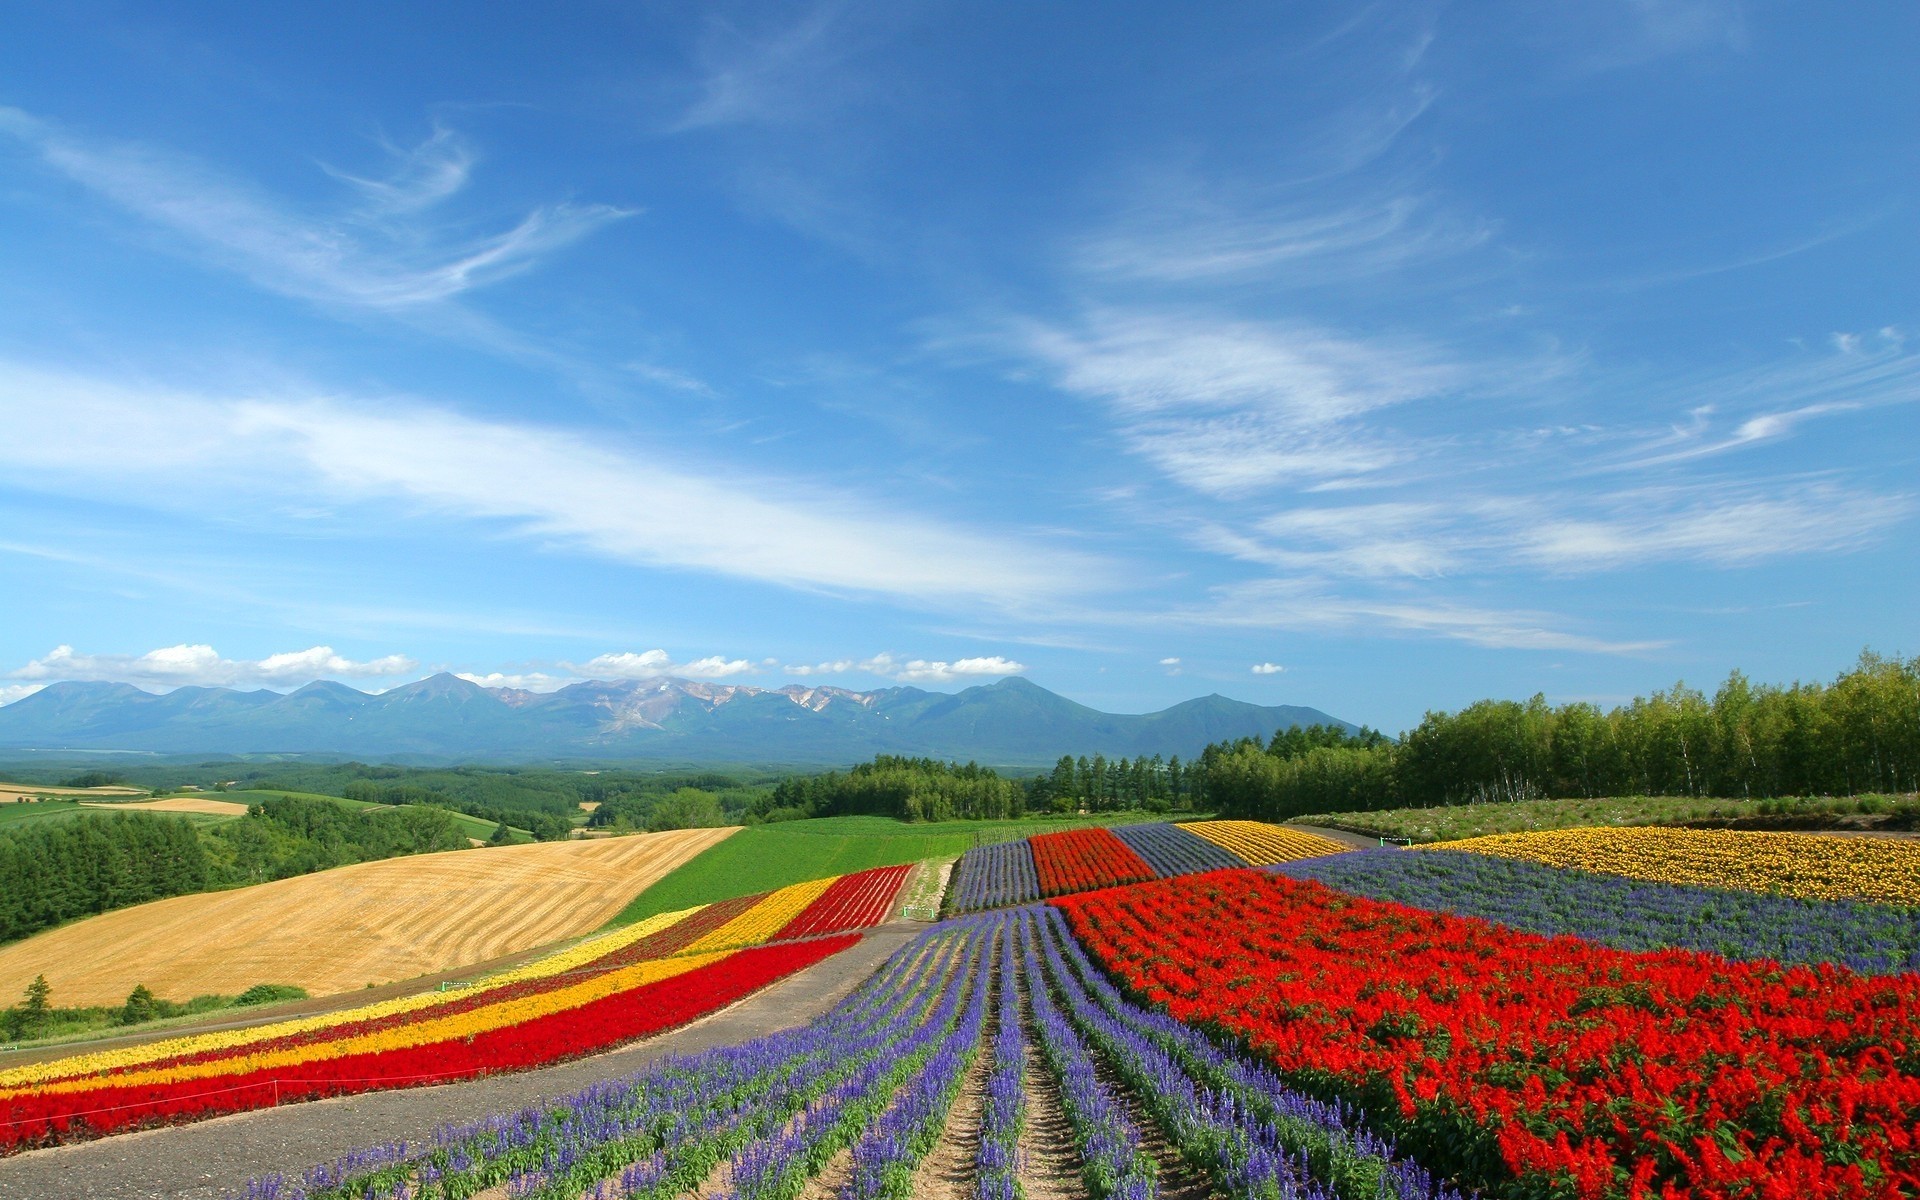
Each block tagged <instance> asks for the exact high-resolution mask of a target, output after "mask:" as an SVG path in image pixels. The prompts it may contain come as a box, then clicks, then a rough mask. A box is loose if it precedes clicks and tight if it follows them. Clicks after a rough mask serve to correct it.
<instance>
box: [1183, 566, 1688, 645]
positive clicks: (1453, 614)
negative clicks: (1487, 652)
mask: <svg viewBox="0 0 1920 1200" xmlns="http://www.w3.org/2000/svg"><path fill="white" fill-rule="evenodd" d="M1164 619H1166V620H1172V621H1178V622H1182V623H1186V624H1191V625H1196V626H1212V627H1230V628H1243V629H1289V630H1303V631H1313V632H1333V633H1345V634H1355V635H1362V636H1369V635H1371V636H1377V635H1380V634H1383V633H1386V634H1392V633H1399V634H1417V635H1425V636H1432V637H1440V638H1446V639H1450V640H1454V641H1462V642H1467V643H1469V644H1471V645H1475V646H1482V647H1485V648H1487V649H1493V650H1577V651H1583V652H1587V653H1594V654H1638V653H1644V652H1646V651H1650V650H1656V649H1659V648H1660V647H1662V646H1664V645H1666V644H1667V643H1666V642H1664V641H1650V640H1631V641H1629V640H1616V639H1611V638H1603V637H1595V636H1592V635H1589V634H1584V633H1580V632H1578V631H1576V630H1572V629H1569V628H1567V626H1568V624H1569V622H1568V620H1567V618H1565V617H1562V616H1556V615H1555V614H1552V613H1542V612H1535V611H1529V610H1524V609H1500V608H1489V607H1484V606H1479V605H1466V604H1458V603H1454V602H1451V601H1447V600H1441V599H1435V598H1432V597H1428V596H1417V597H1412V598H1407V599H1400V598H1393V597H1363V596H1345V595H1340V594H1337V593H1334V592H1331V591H1328V590H1326V589H1324V588H1322V587H1320V586H1319V585H1317V584H1314V583H1311V582H1305V581H1301V580H1291V579H1263V580H1253V581H1250V582H1247V583H1241V584H1233V585H1229V586H1226V587H1222V588H1218V589H1216V590H1215V592H1214V595H1213V598H1212V601H1211V603H1208V604H1205V605H1196V606H1192V607H1189V608H1185V609H1181V610H1177V611H1175V612H1172V613H1169V614H1166V616H1165V618H1164Z"/></svg>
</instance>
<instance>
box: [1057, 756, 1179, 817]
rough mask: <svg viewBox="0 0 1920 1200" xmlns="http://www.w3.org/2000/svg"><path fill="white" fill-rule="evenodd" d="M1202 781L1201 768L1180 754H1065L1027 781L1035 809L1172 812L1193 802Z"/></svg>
mask: <svg viewBox="0 0 1920 1200" xmlns="http://www.w3.org/2000/svg"><path fill="white" fill-rule="evenodd" d="M1201 784H1202V780H1201V778H1200V775H1199V772H1197V771H1196V770H1194V769H1193V768H1192V767H1190V766H1188V765H1186V764H1183V763H1182V762H1181V761H1180V756H1179V755H1177V754H1176V755H1174V756H1173V757H1172V758H1170V759H1163V758H1162V757H1161V756H1160V755H1158V754H1156V755H1154V756H1153V757H1152V758H1118V759H1112V760H1109V759H1108V758H1107V756H1106V755H1104V754H1096V755H1094V756H1093V757H1092V758H1088V757H1087V756H1086V755H1084V754H1083V755H1081V756H1080V757H1079V758H1075V757H1073V756H1072V755H1069V754H1063V755H1061V756H1060V761H1059V762H1057V763H1055V764H1054V765H1053V770H1052V771H1050V772H1048V773H1047V774H1045V775H1039V776H1035V777H1034V778H1033V779H1030V780H1028V781H1027V788H1026V791H1027V805H1028V807H1029V808H1031V809H1033V810H1034V811H1036V812H1082V811H1085V812H1119V811H1122V810H1127V809H1145V810H1146V811H1148V812H1171V811H1172V810H1174V809H1176V808H1181V809H1185V808H1191V807H1193V802H1194V800H1195V798H1196V797H1197V796H1198V794H1199V788H1200V787H1201Z"/></svg>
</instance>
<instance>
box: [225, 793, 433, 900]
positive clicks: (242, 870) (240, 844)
mask: <svg viewBox="0 0 1920 1200" xmlns="http://www.w3.org/2000/svg"><path fill="white" fill-rule="evenodd" d="M206 845H207V852H208V855H209V857H210V858H212V859H213V861H214V869H215V873H216V875H217V877H218V878H217V881H218V882H220V883H257V882H261V881H263V880H268V879H287V878H291V877H292V876H295V875H306V874H309V873H311V872H313V871H324V870H326V869H327V868H328V867H339V866H345V865H346V864H348V863H356V862H372V861H374V860H376V859H382V858H394V857H396V856H398V855H402V854H428V853H431V852H433V851H435V850H459V849H462V848H464V847H465V846H466V845H467V836H466V834H465V833H463V832H461V829H460V826H459V825H458V824H456V823H455V822H454V819H453V814H452V813H450V812H448V811H447V810H445V809H440V808H425V807H421V806H418V805H410V806H407V807H405V808H392V809H372V810H354V809H350V808H347V807H346V806H344V805H341V804H335V803H333V802H332V801H330V800H321V799H315V798H310V797H306V796H276V797H274V798H272V799H270V800H265V801H262V802H261V803H259V804H256V805H253V806H252V807H251V808H249V809H248V810H247V815H246V817H244V818H243V819H241V820H238V821H229V822H227V823H226V824H223V825H216V826H214V827H213V828H212V829H210V830H208V831H207V835H206Z"/></svg>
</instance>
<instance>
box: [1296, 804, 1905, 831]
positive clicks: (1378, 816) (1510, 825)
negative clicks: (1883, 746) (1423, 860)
mask: <svg viewBox="0 0 1920 1200" xmlns="http://www.w3.org/2000/svg"><path fill="white" fill-rule="evenodd" d="M1898 799H1900V798H1899V797H1887V796H1853V797H1840V798H1833V799H1815V798H1803V799H1786V800H1724V799H1721V800H1717V799H1714V798H1712V797H1690V796H1608V797H1602V798H1600V799H1595V800H1522V801H1519V802H1518V803H1513V804H1460V805H1454V806H1451V807H1445V808H1393V809H1385V810H1383V811H1380V812H1348V813H1319V814H1316V815H1314V816H1310V817H1301V818H1300V819H1299V820H1300V823H1301V824H1303V825H1330V826H1333V827H1336V828H1340V829H1350V830H1352V831H1354V832H1355V833H1365V834H1371V835H1374V836H1382V837H1403V838H1411V839H1413V840H1414V841H1416V842H1445V841H1452V840H1454V839H1455V838H1469V837H1481V836H1483V835H1485V834H1489V833H1523V832H1526V831H1529V830H1534V829H1571V828H1574V827H1576V826H1585V825H1674V824H1679V823H1681V822H1686V821H1707V820H1721V819H1727V818H1741V817H1813V818H1820V817H1831V818H1833V822H1834V824H1835V825H1839V824H1841V823H1842V821H1843V819H1844V818H1846V817H1849V816H1853V815H1855V814H1861V813H1866V814H1872V813H1879V812H1885V811H1886V810H1887V809H1888V808H1889V807H1891V805H1892V804H1893V803H1895V802H1896V801H1897V800H1898Z"/></svg>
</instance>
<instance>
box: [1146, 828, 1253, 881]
mask: <svg viewBox="0 0 1920 1200" xmlns="http://www.w3.org/2000/svg"><path fill="white" fill-rule="evenodd" d="M1113 833H1114V836H1115V837H1117V838H1119V839H1120V840H1121V841H1123V842H1125V843H1126V844H1127V845H1128V846H1130V847H1132V849H1133V852H1134V853H1135V854H1138V855H1139V856H1140V857H1141V858H1144V859H1146V860H1147V865H1148V866H1150V867H1152V868H1153V872H1154V874H1155V875H1157V876H1159V877H1160V878H1161V879H1166V878H1168V877H1169V876H1173V875H1192V874H1196V873H1198V872H1200V871H1224V870H1229V869H1231V868H1233V867H1244V866H1247V865H1249V864H1248V863H1247V862H1246V860H1245V859H1243V858H1241V857H1240V856H1239V855H1237V854H1235V853H1233V852H1232V851H1230V850H1227V849H1226V848H1224V847H1222V846H1221V845H1220V844H1219V843H1217V842H1210V841H1208V840H1207V839H1206V838H1203V837H1201V836H1199V835H1198V834H1195V833H1192V832H1189V831H1188V829H1187V827H1186V826H1184V825H1122V826H1119V827H1118V828H1116V829H1115V830H1114V831H1113Z"/></svg>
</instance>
